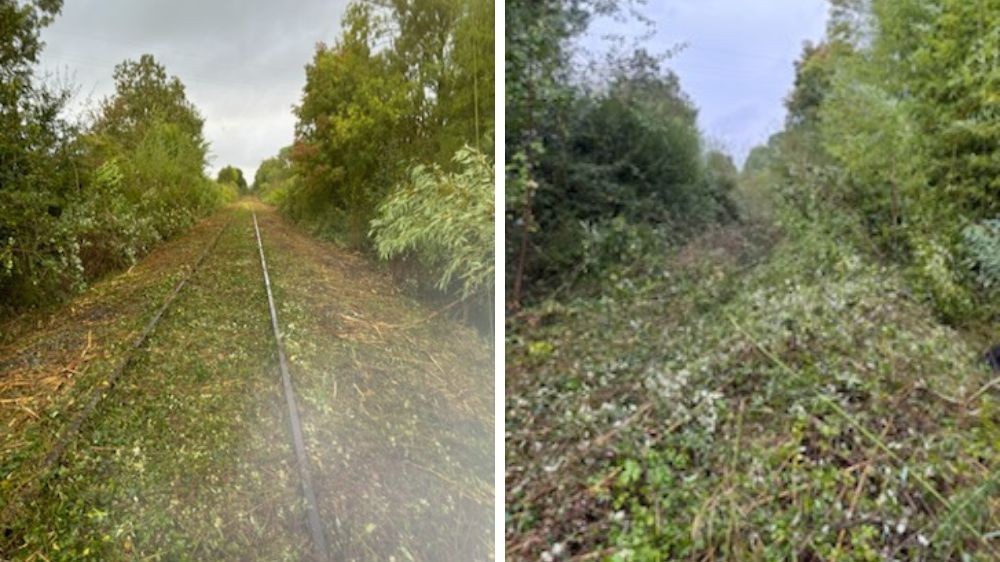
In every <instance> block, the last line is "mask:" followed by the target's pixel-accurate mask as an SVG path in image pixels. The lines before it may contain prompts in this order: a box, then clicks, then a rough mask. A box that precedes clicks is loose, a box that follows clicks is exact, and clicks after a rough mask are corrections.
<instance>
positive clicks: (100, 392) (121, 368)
mask: <svg viewBox="0 0 1000 562" xmlns="http://www.w3.org/2000/svg"><path fill="white" fill-rule="evenodd" d="M231 222H232V218H230V219H228V220H227V221H226V223H225V224H224V225H222V228H220V229H219V232H218V234H216V235H215V238H214V239H213V240H212V242H211V244H209V245H208V247H207V248H205V251H204V252H202V253H201V255H200V256H199V257H198V259H197V260H196V261H195V262H194V265H193V266H192V267H191V270H190V271H188V274H187V275H185V276H184V277H183V278H182V279H181V280H180V281H179V282H178V283H177V284H176V285H174V288H173V290H171V291H170V293H169V294H168V295H167V298H166V299H164V301H163V304H161V305H160V308H159V309H157V311H156V313H155V314H153V317H152V318H150V319H149V322H147V323H146V326H145V327H144V328H143V330H142V332H140V333H139V335H138V336H136V338H135V340H133V341H132V345H131V346H130V347H129V348H128V350H127V351H126V353H125V357H124V358H122V360H121V361H120V362H119V363H118V365H117V366H115V369H114V370H113V371H112V372H111V374H110V375H108V378H107V379H106V380H104V381H102V382H99V383H97V389H96V390H94V393H93V395H91V397H90V400H88V401H87V403H86V405H85V406H84V407H83V409H82V410H80V411H79V412H77V414H76V416H74V417H73V421H72V422H71V423H70V424H69V426H68V427H67V428H66V430H65V431H64V432H63V434H62V436H61V437H60V438H59V440H58V441H56V444H55V445H54V446H53V447H52V449H50V450H49V453H48V454H47V455H46V456H45V459H44V460H43V461H42V465H41V467H40V471H39V472H40V473H41V474H43V475H44V473H45V472H47V471H48V470H49V469H51V468H52V467H53V466H55V465H56V463H58V462H59V460H60V459H61V458H62V455H63V453H65V452H66V448H67V447H68V446H69V444H70V443H72V442H73V440H74V439H76V437H77V435H79V433H80V427H82V426H83V423H84V422H85V421H87V418H89V417H90V415H91V414H93V413H94V411H95V410H96V409H97V405H98V404H99V403H100V402H101V400H102V399H103V398H104V397H105V396H107V394H108V392H109V391H111V389H113V388H114V387H115V385H116V384H117V383H118V380H119V379H120V378H121V377H122V375H123V374H124V373H125V369H126V368H128V366H129V365H131V364H132V362H133V361H134V360H135V357H136V352H137V351H138V350H139V348H141V347H142V346H143V344H145V343H146V340H147V339H149V336H151V335H152V334H153V331H155V330H156V326H157V324H159V323H160V320H161V319H162V318H163V315H164V314H165V313H166V312H167V309H168V308H170V305H171V304H173V302H174V300H175V299H176V298H177V295H178V294H180V292H181V289H183V288H184V286H185V285H187V283H188V281H190V280H191V278H192V277H193V276H194V274H195V273H197V271H198V269H199V268H200V267H201V265H202V263H203V262H204V261H205V258H206V257H208V255H209V254H210V253H212V250H214V249H215V246H216V245H218V243H219V239H220V238H222V234H223V233H224V232H225V231H226V229H227V228H229V224H230V223H231ZM41 480H42V477H39V478H35V479H32V480H31V481H30V484H26V485H23V486H21V487H20V488H19V489H18V490H15V491H14V493H12V494H11V495H12V496H17V500H14V501H11V502H10V503H8V504H7V505H6V506H5V507H4V510H3V512H2V514H0V522H3V521H6V519H7V516H8V515H9V514H10V512H11V511H13V510H14V509H15V507H14V506H15V505H17V504H18V502H20V501H23V500H24V498H25V497H27V496H29V495H31V494H32V493H33V492H34V490H35V487H37V486H38V484H39V483H40V481H41Z"/></svg>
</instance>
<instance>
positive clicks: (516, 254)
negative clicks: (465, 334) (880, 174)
mask: <svg viewBox="0 0 1000 562" xmlns="http://www.w3.org/2000/svg"><path fill="white" fill-rule="evenodd" d="M617 9H618V7H617V5H616V3H615V2H605V1H600V0H584V1H576V0H574V1H569V0H542V1H534V0H532V1H528V0H515V1H513V2H508V3H507V24H506V29H507V30H506V33H507V43H506V50H507V52H506V88H507V91H506V103H507V106H506V159H507V163H508V164H507V170H506V184H505V189H506V207H507V208H506V230H507V234H506V240H507V265H508V271H507V280H508V295H510V298H511V303H509V304H510V305H511V306H513V307H517V306H520V304H521V302H522V300H525V299H532V298H534V297H539V296H542V295H545V294H549V293H551V292H552V291H554V290H558V289H559V288H560V287H566V286H571V285H574V284H579V283H580V281H581V280H585V279H587V278H588V277H593V276H594V275H595V274H596V275H599V274H601V273H602V272H603V271H604V270H605V269H606V268H607V267H608V266H619V265H621V264H623V263H625V262H628V261H629V258H630V257H637V256H639V255H641V254H645V253H649V252H651V251H652V249H653V248H654V247H656V246H659V245H661V244H663V243H665V242H666V243H670V242H679V241H681V240H683V239H684V238H685V237H687V236H689V235H690V233H692V232H694V231H695V230H697V229H699V228H701V227H703V226H705V225H707V224H713V223H718V222H723V221H728V220H733V219H735V218H736V209H735V206H734V205H733V203H732V201H731V199H730V191H731V190H732V189H733V188H734V187H735V185H736V180H737V170H736V167H735V166H734V164H733V163H732V160H731V159H730V158H729V157H728V156H726V155H725V154H723V153H721V152H718V151H712V150H709V149H707V147H706V146H705V145H706V143H705V142H704V140H703V138H702V135H701V133H700V132H699V130H698V126H697V111H696V109H695V107H694V105H693V104H692V102H691V101H690V99H688V97H687V96H686V95H685V94H684V93H683V91H682V90H681V87H680V83H679V81H678V78H677V76H676V75H674V74H673V73H672V72H670V71H667V70H663V69H661V67H660V61H659V60H658V59H657V58H655V57H652V56H650V55H649V54H648V53H646V52H644V51H641V50H639V51H636V52H635V53H633V54H631V55H629V56H625V57H618V58H617V59H616V60H612V61H611V62H610V64H609V65H608V68H607V69H605V70H602V71H601V72H599V73H598V74H596V75H595V73H594V71H593V69H589V68H588V69H585V70H581V69H579V68H578V65H576V64H574V62H575V61H574V58H573V56H574V50H573V48H572V41H573V40H574V39H576V38H577V37H578V36H580V35H581V34H582V33H583V32H584V30H586V28H587V26H588V25H589V23H590V22H591V21H592V20H593V19H594V18H596V17H599V16H601V15H606V14H610V13H612V12H614V11H616V10H617Z"/></svg>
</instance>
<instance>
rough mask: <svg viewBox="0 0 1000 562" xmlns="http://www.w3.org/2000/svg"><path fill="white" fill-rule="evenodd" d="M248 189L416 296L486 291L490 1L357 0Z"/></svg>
mask: <svg viewBox="0 0 1000 562" xmlns="http://www.w3.org/2000/svg"><path fill="white" fill-rule="evenodd" d="M342 27H343V29H342V32H341V35H340V37H339V39H337V41H336V42H335V43H334V44H333V45H329V46H327V45H322V44H321V45H319V46H318V47H317V50H316V54H315V56H314V58H313V60H312V62H311V63H310V64H309V65H308V66H307V67H306V84H305V87H304V88H303V94H302V100H301V103H300V104H299V105H298V106H297V107H296V108H295V114H296V116H297V118H298V122H297V125H296V128H295V140H294V143H293V144H292V145H291V146H289V147H286V148H284V149H282V150H281V151H280V153H279V154H278V155H276V156H274V157H273V158H271V159H268V160H266V161H264V162H263V163H262V164H261V166H260V168H259V169H258V171H257V174H256V176H255V178H254V190H255V191H256V192H257V193H259V194H261V196H262V197H263V198H264V199H265V201H268V202H270V203H273V204H276V205H277V206H278V207H279V208H280V209H281V210H282V211H283V212H284V213H285V214H287V215H288V216H290V217H291V218H293V219H294V220H296V221H298V222H300V223H302V224H304V225H306V226H307V227H308V228H310V229H311V230H312V231H314V232H315V233H317V234H319V235H321V236H324V237H327V238H330V239H334V240H338V241H340V242H342V243H344V244H346V245H349V246H351V247H354V248H357V249H362V250H365V251H372V252H375V253H377V254H378V255H379V256H380V257H381V258H383V259H386V260H390V261H391V262H392V265H393V269H394V271H396V272H397V273H399V274H401V275H403V276H404V277H405V278H407V279H409V280H411V281H413V282H415V283H417V284H418V286H419V287H420V288H421V289H432V288H435V287H436V290H437V291H442V292H444V293H447V294H452V295H457V296H459V297H461V298H464V299H466V300H468V299H473V300H477V301H479V302H480V303H485V302H486V301H487V300H488V299H489V297H490V295H491V294H492V292H493V240H494V238H493V194H494V174H493V170H494V164H493V162H492V158H491V157H490V156H489V155H490V154H491V153H492V151H493V142H494V141H493V130H494V101H493V100H494V56H493V49H494V32H493V28H494V4H493V2H492V1H490V0H485V1H484V0H394V1H391V2H382V1H375V0H358V1H355V2H353V3H352V4H351V5H350V6H349V7H348V8H347V11H346V13H345V15H344V19H343V25H342Z"/></svg>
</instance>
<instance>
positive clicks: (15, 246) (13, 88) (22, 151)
mask: <svg viewBox="0 0 1000 562" xmlns="http://www.w3.org/2000/svg"><path fill="white" fill-rule="evenodd" d="M61 7H62V2H61V1H59V0H35V1H27V2H19V1H14V0H0V301H2V302H5V303H12V302H13V301H14V300H15V299H17V300H18V301H20V302H21V303H26V302H29V301H31V300H33V299H34V298H36V297H37V296H39V295H45V294H47V293H49V292H51V291H55V290H65V289H67V288H71V287H72V286H75V285H77V284H78V283H79V282H80V279H81V275H80V273H81V268H80V264H79V260H78V259H77V254H76V252H75V250H74V246H75V243H76V241H75V240H74V237H73V233H72V231H71V229H69V228H68V225H67V221H66V218H65V217H64V212H65V210H66V207H67V204H68V202H69V200H70V198H72V197H73V196H74V191H75V189H76V184H77V182H76V181H75V174H74V164H73V162H74V160H75V158H76V152H75V147H74V145H73V143H72V139H73V136H74V133H75V132H74V128H73V127H72V126H71V125H69V124H68V123H66V122H65V121H64V120H63V119H61V117H60V111H61V110H62V107H63V105H64V104H65V101H66V99H67V96H68V94H67V93H66V92H59V91H51V90H48V89H46V88H44V87H39V86H37V85H36V84H35V83H34V80H33V78H34V76H33V66H34V64H36V63H37V62H38V56H39V53H40V52H41V48H42V43H41V41H40V39H39V34H40V32H41V29H42V28H43V27H45V26H46V25H48V24H49V23H50V22H51V21H52V20H53V18H54V17H55V16H56V15H57V14H58V12H59V10H60V9H61Z"/></svg>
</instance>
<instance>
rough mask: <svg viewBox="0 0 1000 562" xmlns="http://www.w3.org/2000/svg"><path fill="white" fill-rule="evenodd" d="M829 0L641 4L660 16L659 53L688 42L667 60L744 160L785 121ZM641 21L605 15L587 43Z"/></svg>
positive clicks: (629, 30) (713, 130)
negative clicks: (798, 72) (800, 66)
mask: <svg viewBox="0 0 1000 562" xmlns="http://www.w3.org/2000/svg"><path fill="white" fill-rule="evenodd" d="M827 7H828V6H827V3H826V1H825V0H648V1H647V2H646V5H645V6H641V7H640V9H639V11H640V12H641V13H643V14H644V15H645V16H646V17H648V18H649V19H651V20H653V22H654V33H655V34H654V35H653V36H652V37H651V38H650V39H649V40H647V41H646V42H645V43H644V44H645V46H646V47H647V48H648V49H649V50H650V51H651V52H653V53H663V52H666V51H668V50H669V49H670V47H671V46H673V45H676V44H678V43H686V44H687V48H686V49H684V50H683V51H682V52H681V53H680V54H678V55H676V57H674V58H673V59H671V60H669V61H668V62H667V63H666V66H667V67H669V68H671V69H673V70H674V71H675V72H676V73H677V74H678V76H680V79H681V87H682V88H683V89H684V91H685V92H686V93H687V94H688V95H689V96H690V97H691V98H692V99H693V100H694V103H695V105H697V106H698V109H699V117H698V122H699V125H700V126H701V128H702V130H703V131H705V133H706V135H707V136H708V137H709V138H710V139H713V140H715V141H717V142H719V143H720V144H722V146H723V148H725V149H726V150H727V151H728V152H729V153H730V154H733V155H734V156H736V157H737V160H738V163H740V164H742V162H743V159H744V158H745V156H746V154H747V153H748V152H749V151H750V149H751V148H753V147H754V146H755V145H757V144H759V143H762V142H765V141H767V138H768V137H769V136H770V135H771V134H772V133H774V132H777V131H778V130H780V129H781V128H782V123H783V121H784V116H785V109H784V106H783V105H782V102H783V100H784V98H785V96H786V95H787V94H788V92H789V91H790V90H791V87H792V84H793V82H794V79H795V69H794V66H793V64H794V62H795V60H796V59H797V58H798V56H799V54H800V53H801V51H802V44H803V42H804V41H806V40H812V41H818V40H820V39H821V38H822V36H823V32H824V29H825V24H826V16H827ZM640 31H643V32H644V28H642V26H640V25H637V24H636V23H634V22H633V23H631V24H628V25H624V24H622V23H616V22H613V21H608V20H605V21H601V22H598V23H597V24H595V25H594V26H593V27H592V29H591V34H590V36H589V37H588V38H587V40H586V41H585V43H586V44H587V45H588V46H591V47H593V46H597V45H608V44H609V42H608V41H602V40H600V39H599V38H600V37H601V36H603V35H605V34H608V33H614V34H618V35H625V34H631V35H636V34H638V33H639V32H640Z"/></svg>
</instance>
